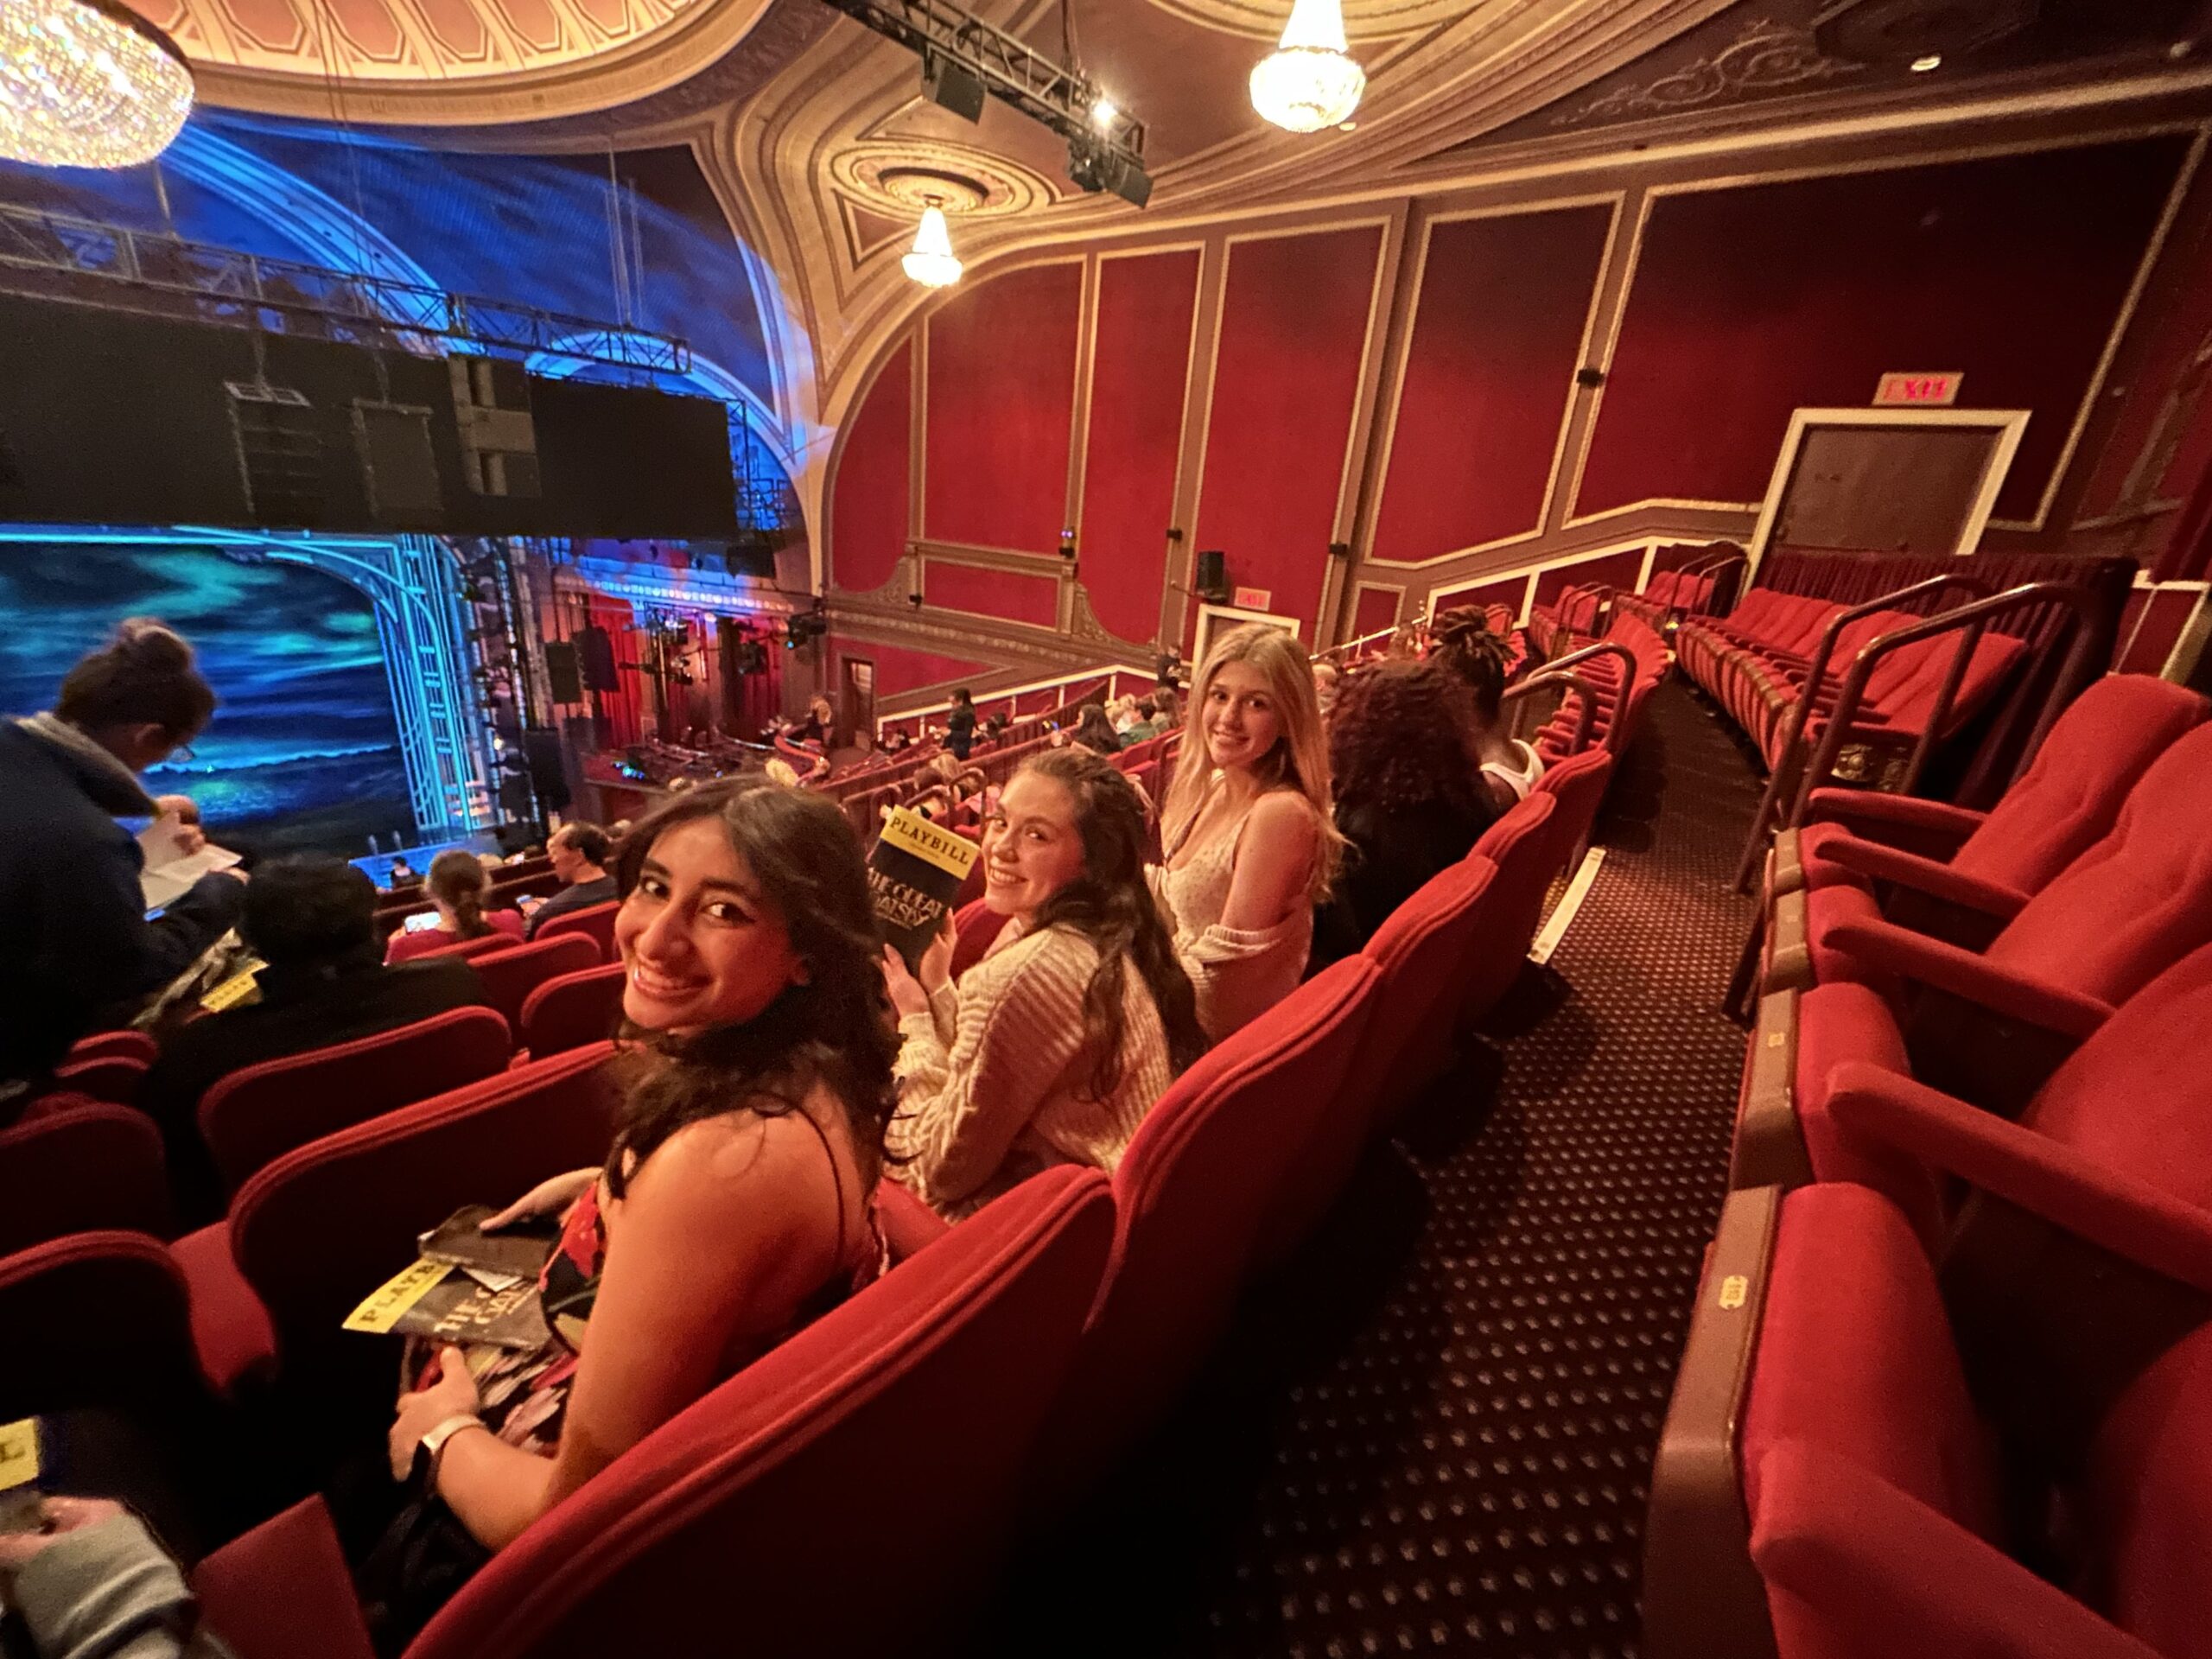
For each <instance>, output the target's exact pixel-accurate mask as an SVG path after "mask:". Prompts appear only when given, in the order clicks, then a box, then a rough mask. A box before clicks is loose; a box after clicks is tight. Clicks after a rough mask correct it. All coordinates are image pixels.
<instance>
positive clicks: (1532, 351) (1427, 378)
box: [1370, 205, 1613, 560]
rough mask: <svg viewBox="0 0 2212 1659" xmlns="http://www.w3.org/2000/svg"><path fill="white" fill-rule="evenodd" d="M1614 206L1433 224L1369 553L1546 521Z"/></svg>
mask: <svg viewBox="0 0 2212 1659" xmlns="http://www.w3.org/2000/svg"><path fill="white" fill-rule="evenodd" d="M1612 211H1613V210H1612V209H1611V207H1605V206H1603V205H1599V206H1593V207H1569V208H1563V209H1560V210H1559V211H1556V212H1553V213H1513V214H1507V215H1504V216H1503V217H1499V218H1494V219H1453V220H1448V221H1446V222H1445V223H1442V224H1440V225H1437V226H1434V228H1433V230H1432V231H1431V232H1430V234H1429V242H1428V257H1427V263H1426V264H1425V266H1424V267H1423V269H1422V271H1421V296H1420V302H1419V309H1418V310H1417V311H1416V312H1415V314H1414V328H1413V339H1412V341H1411V343H1410V348H1409V350H1408V355H1407V359H1406V371H1405V379H1404V382H1403V387H1402V391H1401V392H1400V394H1399V398H1398V412H1397V419H1396V423H1395V426H1394V427H1393V429H1392V436H1391V442H1390V472H1389V478H1388V479H1387V480H1385V482H1384V484H1383V503H1382V506H1381V508H1380V510H1379V511H1378V512H1377V513H1376V521H1375V542H1374V545H1373V547H1372V548H1371V549H1370V553H1371V555H1372V556H1374V557H1376V558H1379V559H1408V560H1410V559H1431V558H1435V557H1438V556H1440V555H1443V554H1446V553H1450V552H1453V551H1455V550H1458V549H1460V548H1465V547H1473V546H1475V545H1477V544H1478V543H1484V542H1491V541H1497V540H1498V539H1500V538H1502V537H1507V536H1517V535H1522V534H1525V533H1527V532H1529V531H1534V530H1537V529H1539V528H1541V521H1542V516H1543V508H1544V490H1545V487H1546V486H1547V485H1548V483H1549V482H1550V480H1551V473H1552V457H1553V454H1554V451H1555V450H1556V449H1557V448H1558V447H1559V430H1560V422H1561V421H1562V420H1563V419H1565V417H1566V414H1567V400H1568V397H1570V396H1571V394H1572V393H1573V389H1574V371H1575V369H1576V367H1577V366H1578V363H1577V359H1578V356H1579V354H1580V350H1581V346H1582V331H1583V328H1584V327H1585V325H1586V323H1587V321H1588V320H1589V313H1590V295H1591V290H1592V288H1593V287H1595V285H1596V283H1597V281H1598V268H1599V262H1600V261H1601V260H1602V259H1603V258H1604V257H1605V233H1606V231H1607V229H1608V228H1609V227H1610V226H1611V223H1612Z"/></svg>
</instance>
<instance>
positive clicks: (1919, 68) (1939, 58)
mask: <svg viewBox="0 0 2212 1659" xmlns="http://www.w3.org/2000/svg"><path fill="white" fill-rule="evenodd" d="M1942 67H1943V54H1942V53H1941V52H1930V53H1929V54H1928V55H1927V56H1926V57H1924V58H1915V59H1914V60H1912V73H1914V74H1916V75H1924V74H1926V73H1928V72H1929V70H1931V69H1941V68H1942Z"/></svg>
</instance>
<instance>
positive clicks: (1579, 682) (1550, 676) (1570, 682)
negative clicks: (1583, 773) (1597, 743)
mask: <svg viewBox="0 0 2212 1659" xmlns="http://www.w3.org/2000/svg"><path fill="white" fill-rule="evenodd" d="M1554 684H1557V685H1564V686H1566V687H1567V688H1568V689H1569V690H1574V691H1579V692H1580V693H1581V694H1582V701H1581V702H1580V705H1579V709H1578V714H1577V717H1576V719H1575V722H1574V743H1573V747H1571V748H1569V749H1568V750H1567V753H1568V754H1580V753H1582V751H1583V750H1585V749H1586V748H1588V747H1590V724H1591V722H1592V721H1593V720H1595V719H1596V718H1597V715H1598V688H1597V686H1596V684H1595V683H1593V682H1592V681H1590V680H1586V679H1585V678H1584V677H1582V676H1581V675H1580V674H1577V673H1576V672H1574V671H1573V670H1572V669H1558V668H1548V669H1545V670H1544V671H1542V672H1541V673H1539V674H1531V675H1530V676H1529V677H1528V678H1527V679H1525V680H1522V682H1520V683H1518V684H1517V685H1510V686H1508V687H1506V689H1505V695H1504V696H1501V697H1500V698H1499V699H1498V700H1497V701H1498V705H1499V707H1501V708H1503V706H1504V705H1505V704H1507V703H1509V702H1520V701H1521V700H1522V699H1523V698H1525V697H1528V696H1530V695H1532V694H1533V693H1535V692H1536V691H1540V690H1542V689H1543V688H1545V687H1546V686H1548V685H1554ZM1562 701H1563V699H1562ZM1513 730H1514V734H1515V735H1516V736H1518V735H1519V734H1520V727H1519V724H1518V721H1517V720H1516V724H1515V726H1514V728H1513Z"/></svg>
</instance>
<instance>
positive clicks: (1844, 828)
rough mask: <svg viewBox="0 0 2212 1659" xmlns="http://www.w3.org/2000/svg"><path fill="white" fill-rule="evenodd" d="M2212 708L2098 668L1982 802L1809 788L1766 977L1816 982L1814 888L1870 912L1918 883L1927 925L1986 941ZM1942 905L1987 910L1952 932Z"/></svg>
mask: <svg viewBox="0 0 2212 1659" xmlns="http://www.w3.org/2000/svg"><path fill="white" fill-rule="evenodd" d="M2207 707H2208V705H2207V704H2206V702H2205V700H2204V699H2203V698H2202V697H2200V696H2197V695H2196V693H2195V692H2193V691H2189V690H2184V689H2183V688H2182V687H2180V686H2177V685H2174V684H2171V683H2169V682H2167V681H2164V680H2156V679H2152V678H2149V677H2145V676H2143V675H2115V676H2112V677H2107V678H2106V679H2103V680H2100V681H2098V682H2097V683H2095V684H2094V685H2092V686H2090V687H2089V689H2088V690H2086V691H2084V692H2083V693H2082V695H2081V696H2080V697H2078V698H2076V699H2075V702H2074V704H2073V706H2072V707H2071V708H2069V709H2068V710H2067V711H2066V713H2065V714H2064V715H2063V716H2062V717H2061V718H2060V719H2059V721H2057V723H2056V725H2054V726H2053V727H2052V728H2051V731H2050V736H2049V738H2047V739H2046V740H2045V741H2044V746H2043V747H2042V749H2041V751H2040V752H2039V753H2037V756H2036V758H2035V762H2034V764H2033V765H2032V766H2030V767H2029V769H2028V770H2027V772H2025V773H2024V774H2023V776H2022V777H2021V778H2020V779H2019V780H2018V782H2017V783H2015V784H2014V785H2012V788H2010V789H2009V790H2007V791H2005V796H2004V798H2003V799H2001V800H2000V801H1999V803H1998V804H1997V806H1996V808H1995V809H1994V810H1993V811H1990V812H1988V813H1986V814H1985V813H1976V812H1970V811H1967V810H1965V809H1963V808H1960V807H1954V806H1947V805H1944V804H1942V803H1940V802H1936V801H1923V800H1917V799H1914V798H1910V797H1904V796H1896V795H1880V794H1872V793H1867V792H1863V791H1853V790H1821V791H1816V792H1815V795H1814V797H1813V803H1812V804H1813V811H1814V817H1815V819H1816V820H1822V821H1816V822H1811V823H1808V824H1807V825H1806V826H1805V827H1804V828H1803V829H1802V830H1798V829H1784V830H1783V831H1782V832H1781V833H1780V834H1779V835H1778V836H1776V838H1775V849H1774V856H1773V860H1772V862H1771V864H1770V875H1769V891H1768V905H1769V907H1770V916H1771V931H1772V936H1773V937H1772V940H1771V944H1770V950H1769V961H1768V969H1767V976H1766V988H1767V989H1768V990H1770V991H1775V990H1780V989H1782V988H1784V987H1785V986H1789V985H1799V986H1803V985H1809V984H1811V983H1812V982H1813V981H1814V978H1815V969H1814V965H1813V961H1812V956H1811V944H1810V940H1809V939H1808V937H1807V935H1808V930H1809V928H1810V926H1811V909H1812V906H1813V904H1814V902H1815V901H1814V899H1812V898H1811V897H1810V895H1809V893H1808V889H1809V890H1812V891H1815V892H1817V891H1818V890H1821V889H1824V888H1827V887H1852V888H1855V889H1857V890H1858V895H1859V896H1851V895H1846V896H1845V897H1844V898H1843V899H1841V900H1833V899H1832V900H1823V901H1821V909H1822V911H1823V912H1825V913H1826V914H1827V916H1828V917H1830V918H1833V917H1834V916H1836V915H1859V916H1862V917H1863V916H1866V915H1867V914H1870V913H1872V908H1873V906H1872V898H1873V895H1875V894H1877V893H1887V892H1889V891H1890V890H1891V889H1895V890H1897V891H1899V892H1901V893H1910V894H1914V895H1919V897H1918V898H1917V899H1916V901H1915V903H1914V909H1915V910H1916V912H1918V913H1919V914H1921V915H1923V916H1926V917H1929V918H1930V923H1929V925H1927V926H1926V927H1925V928H1924V931H1930V932H1936V933H1937V934H1939V935H1940V936H1942V937H1950V938H1955V942H1958V943H1970V942H1971V943H1979V944H1986V942H1987V941H1988V940H1989V939H1990V938H1992V937H1993V934H1994V932H1995V931H1996V930H1995V926H1994V925H1993V920H1994V921H2001V920H2004V919H2009V918H2011V917H2012V916H2013V915H2016V914H2017V913H2018V911H2019V910H2020V908H2021V907H2022V906H2024V905H2025V904H2026V903H2027V901H2028V899H2031V897H2033V896H2034V895H2035V894H2037V893H2040V892H2042V891H2043V890H2044V888H2046V887H2049V886H2050V883H2051V882H2052V881H2053V880H2056V878H2057V877H2058V876H2059V875H2060V874H2061V873H2062V872H2063V871H2064V870H2065V869H2066V868H2068V867H2069V866H2070V865H2072V864H2073V863H2074V862H2075V861H2077V860H2078V859H2080V858H2081V857H2082V855H2083V854H2085V853H2086V852H2087V851H2088V849H2090V848H2091V847H2092V846H2094V844H2095V843H2097V842H2099V841H2101V840H2102V839H2103V838H2104V837H2105V836H2107V834H2109V833H2110V831H2111V830H2112V829H2113V822H2114V820H2115V819H2116V818H2117V817H2119V815H2120V810H2121V809H2122V807H2123V805H2124V804H2126V800H2127V798H2128V796H2129V794H2130V792H2131V791H2133V788H2134V786H2135V785H2136V784H2137V782H2138V781H2139V779H2141V778H2142V776H2143V774H2144V773H2145V771H2146V770H2147V769H2148V768H2149V767H2150V766H2152V764H2153V763H2154V762H2156V761H2157V760H2158V759H2159V757H2160V756H2161V755H2163V754H2164V753H2165V751H2166V750H2167V749H2169V748H2170V747H2172V746H2173V745H2174V744H2175V743H2176V742H2177V741H2179V740H2180V739H2181V738H2182V737H2183V735H2184V734H2187V733H2188V732H2189V731H2190V728H2193V727H2195V726H2196V725H2197V724H2198V723H2199V722H2200V721H2202V719H2203V717H2204V715H2205V713H2206V710H2207ZM1900 842H1902V843H1904V844H1903V845H1899V844H1897V843H1900ZM1939 906H1940V907H1941V908H1940V909H1939V908H1938V907H1939ZM1944 912H1950V913H1951V914H1952V915H1953V916H1954V917H1955V918H1956V920H1957V921H1959V922H1963V923H1967V924H1972V923H1973V921H1974V918H1985V919H1984V920H1983V921H1982V922H1981V924H1980V928H1979V929H1978V930H1976V931H1969V932H1967V935H1966V936H1965V937H1964V938H1960V937H1958V936H1957V935H1956V934H1955V933H1954V932H1951V931H1947V930H1946V929H1945V928H1944V927H1942V925H1936V918H1938V917H1940V916H1941V915H1942V913H1944ZM1961 912H1963V914H1961ZM1989 918H1993V920H1992V919H1989Z"/></svg>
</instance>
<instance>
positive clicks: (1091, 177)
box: [1068, 132, 1152, 207]
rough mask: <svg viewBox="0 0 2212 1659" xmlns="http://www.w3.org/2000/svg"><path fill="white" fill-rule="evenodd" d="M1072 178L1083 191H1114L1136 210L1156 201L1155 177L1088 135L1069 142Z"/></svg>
mask: <svg viewBox="0 0 2212 1659" xmlns="http://www.w3.org/2000/svg"><path fill="white" fill-rule="evenodd" d="M1068 177H1069V178H1071V179H1072V180H1073V181H1075V182H1076V184H1077V186H1078V187H1079V188H1082V189H1085V190H1094V191H1096V190H1110V191H1112V192H1113V193H1114V194H1116V195H1117V196H1119V197H1120V198H1121V199H1122V200H1123V201H1126V202H1128V204H1129V205H1130V206H1131V207H1143V206H1144V205H1145V204H1146V203H1147V202H1148V201H1150V200H1152V175H1150V174H1148V173H1147V172H1146V171H1145V170H1144V164H1143V163H1142V162H1138V161H1135V160H1133V159H1131V158H1130V156H1128V155H1127V154H1126V153H1125V152H1123V151H1122V150H1119V149H1115V148H1114V147H1113V146H1112V145H1110V144H1108V143H1103V142H1102V141H1101V140H1099V139H1097V138H1094V137H1091V136H1090V134H1088V133H1082V132H1078V133H1077V134H1076V135H1075V136H1074V137H1071V138H1070V139H1069V140H1068Z"/></svg>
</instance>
